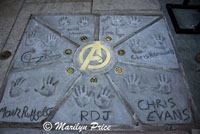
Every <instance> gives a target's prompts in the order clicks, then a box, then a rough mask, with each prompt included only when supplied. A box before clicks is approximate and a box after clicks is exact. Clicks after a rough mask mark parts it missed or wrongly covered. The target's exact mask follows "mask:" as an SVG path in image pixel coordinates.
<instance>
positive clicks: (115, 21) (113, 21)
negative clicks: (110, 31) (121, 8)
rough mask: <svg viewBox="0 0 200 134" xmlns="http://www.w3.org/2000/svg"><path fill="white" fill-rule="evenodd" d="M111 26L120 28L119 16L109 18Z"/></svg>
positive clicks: (120, 19)
mask: <svg viewBox="0 0 200 134" xmlns="http://www.w3.org/2000/svg"><path fill="white" fill-rule="evenodd" d="M111 24H112V25H113V26H120V25H122V17H121V16H113V17H112V18H111Z"/></svg>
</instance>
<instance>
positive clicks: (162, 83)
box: [157, 75, 171, 94]
mask: <svg viewBox="0 0 200 134" xmlns="http://www.w3.org/2000/svg"><path fill="white" fill-rule="evenodd" d="M157 80H158V83H159V86H158V88H157V91H158V92H159V93H162V94H169V93H171V86H170V83H169V82H170V80H169V79H168V78H167V77H166V76H165V75H159V76H158V77H157Z"/></svg>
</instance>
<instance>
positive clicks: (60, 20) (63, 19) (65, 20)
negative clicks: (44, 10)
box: [58, 17, 70, 29]
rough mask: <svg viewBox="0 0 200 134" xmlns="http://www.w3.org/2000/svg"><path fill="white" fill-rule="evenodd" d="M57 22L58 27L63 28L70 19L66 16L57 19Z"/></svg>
mask: <svg viewBox="0 0 200 134" xmlns="http://www.w3.org/2000/svg"><path fill="white" fill-rule="evenodd" d="M58 24H59V27H60V28H64V29H65V28H66V27H67V26H68V25H69V24H70V21H69V19H68V18H67V17H62V18H60V19H59V21H58Z"/></svg>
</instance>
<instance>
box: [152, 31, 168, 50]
mask: <svg viewBox="0 0 200 134" xmlns="http://www.w3.org/2000/svg"><path fill="white" fill-rule="evenodd" d="M153 39H154V42H155V43H154V47H156V48H160V49H165V48H166V47H167V45H166V40H165V37H163V36H162V35H161V34H157V35H154V37H153Z"/></svg>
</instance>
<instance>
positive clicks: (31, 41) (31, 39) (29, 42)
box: [25, 32, 39, 46]
mask: <svg viewBox="0 0 200 134" xmlns="http://www.w3.org/2000/svg"><path fill="white" fill-rule="evenodd" d="M38 41H39V39H38V34H37V33H36V32H31V33H30V34H28V35H27V37H26V42H25V45H26V46H33V45H35V44H36V43H37V42H38Z"/></svg>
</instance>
